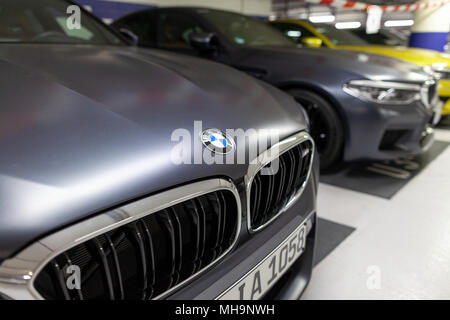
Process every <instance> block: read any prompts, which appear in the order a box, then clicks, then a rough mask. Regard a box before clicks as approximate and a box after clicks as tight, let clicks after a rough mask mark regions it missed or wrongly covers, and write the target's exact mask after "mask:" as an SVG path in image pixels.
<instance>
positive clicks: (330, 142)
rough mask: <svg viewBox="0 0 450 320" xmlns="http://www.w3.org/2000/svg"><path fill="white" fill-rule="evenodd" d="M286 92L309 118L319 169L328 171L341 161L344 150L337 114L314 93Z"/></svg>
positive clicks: (340, 122) (297, 90)
mask: <svg viewBox="0 0 450 320" xmlns="http://www.w3.org/2000/svg"><path fill="white" fill-rule="evenodd" d="M286 92H287V93H288V94H290V95H291V96H293V97H294V99H295V100H296V101H297V102H299V103H300V104H301V105H302V107H303V108H304V110H305V111H306V113H307V114H308V116H309V120H310V131H311V136H312V137H313V139H314V142H315V144H316V148H317V151H318V152H319V156H320V169H321V170H325V169H330V168H331V167H332V166H334V165H336V164H337V163H338V162H339V161H340V160H341V158H342V152H343V149H344V141H345V133H344V126H343V124H342V121H341V118H340V116H339V114H338V113H337V111H336V110H335V109H334V108H333V106H332V105H331V104H330V103H329V102H328V101H327V100H325V99H324V98H322V97H321V96H320V95H318V94H316V93H315V92H311V91H309V90H304V89H289V90H286Z"/></svg>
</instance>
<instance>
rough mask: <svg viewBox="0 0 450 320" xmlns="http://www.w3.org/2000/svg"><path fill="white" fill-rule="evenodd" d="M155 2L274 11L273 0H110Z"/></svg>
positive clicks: (263, 12) (259, 12)
mask: <svg viewBox="0 0 450 320" xmlns="http://www.w3.org/2000/svg"><path fill="white" fill-rule="evenodd" d="M109 1H119V2H132V3H143V4H154V5H157V6H160V7H169V6H201V7H209V8H217V9H225V10H232V11H238V12H242V13H245V14H249V15H257V16H269V15H270V13H271V11H272V0H109Z"/></svg>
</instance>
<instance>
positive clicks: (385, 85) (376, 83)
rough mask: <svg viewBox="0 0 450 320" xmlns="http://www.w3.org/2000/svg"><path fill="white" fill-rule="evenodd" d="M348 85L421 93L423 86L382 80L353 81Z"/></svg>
mask: <svg viewBox="0 0 450 320" xmlns="http://www.w3.org/2000/svg"><path fill="white" fill-rule="evenodd" d="M348 85H354V86H359V87H371V88H379V89H391V88H392V89H398V90H411V91H419V90H420V88H421V86H420V85H419V84H412V83H403V82H390V81H382V80H352V81H350V82H349V83H348Z"/></svg>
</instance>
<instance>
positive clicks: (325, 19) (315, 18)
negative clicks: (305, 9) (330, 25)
mask: <svg viewBox="0 0 450 320" xmlns="http://www.w3.org/2000/svg"><path fill="white" fill-rule="evenodd" d="M334 20H336V17H335V16H333V15H331V14H330V15H326V16H310V17H309V21H311V22H312V23H324V22H333V21H334Z"/></svg>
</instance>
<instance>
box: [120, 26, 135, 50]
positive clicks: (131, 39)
mask: <svg viewBox="0 0 450 320" xmlns="http://www.w3.org/2000/svg"><path fill="white" fill-rule="evenodd" d="M119 32H120V34H121V35H122V36H123V37H124V38H125V39H126V40H127V41H128V42H129V43H130V44H131V45H133V46H137V45H138V43H139V37H138V36H137V35H136V34H135V33H134V32H133V31H131V30H129V29H127V28H120V29H119Z"/></svg>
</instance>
